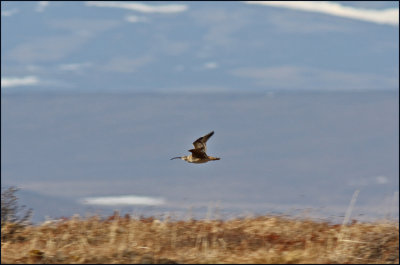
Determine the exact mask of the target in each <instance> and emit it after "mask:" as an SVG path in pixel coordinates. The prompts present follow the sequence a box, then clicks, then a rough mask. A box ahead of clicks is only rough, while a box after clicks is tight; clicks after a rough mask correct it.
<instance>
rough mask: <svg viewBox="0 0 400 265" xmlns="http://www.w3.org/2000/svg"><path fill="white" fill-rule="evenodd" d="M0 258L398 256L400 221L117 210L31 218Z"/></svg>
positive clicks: (350, 259)
mask: <svg viewBox="0 0 400 265" xmlns="http://www.w3.org/2000/svg"><path fill="white" fill-rule="evenodd" d="M343 227H345V228H346V237H345V238H343V235H342V236H341V232H343V230H342V229H343ZM3 229H7V225H6V226H5V227H4V228H2V233H3V232H5V231H3ZM339 237H342V240H339ZM346 240H351V242H350V241H346ZM340 248H343V249H344V250H345V251H344V250H343V251H340V252H337V251H336V250H337V249H340ZM332 253H335V254H332ZM1 262H2V263H169V264H173V263H399V226H398V223H395V222H384V223H383V222H374V223H357V222H351V223H350V224H348V223H345V224H343V226H342V225H336V224H330V223H327V222H316V221H313V220H310V219H304V218H303V219H293V218H288V217H283V216H261V217H249V218H242V219H231V220H226V221H222V220H212V219H208V220H186V221H176V220H171V218H169V217H167V218H165V219H164V220H159V219H154V218H151V217H150V218H139V217H137V218H132V217H131V216H129V215H125V216H123V217H122V216H119V215H118V214H117V213H116V214H114V215H113V216H110V217H108V218H107V219H102V218H100V217H98V216H92V217H87V218H79V217H73V218H70V219H64V220H58V221H53V222H45V223H43V224H41V225H38V226H28V227H26V228H25V229H23V230H21V231H20V232H19V233H18V234H14V235H13V236H10V237H9V238H6V239H5V240H2V242H1Z"/></svg>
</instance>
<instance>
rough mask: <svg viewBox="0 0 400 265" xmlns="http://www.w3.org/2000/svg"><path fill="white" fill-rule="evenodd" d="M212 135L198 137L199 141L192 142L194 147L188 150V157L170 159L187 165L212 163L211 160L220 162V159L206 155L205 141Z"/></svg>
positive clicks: (211, 133)
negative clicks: (183, 161) (178, 159)
mask: <svg viewBox="0 0 400 265" xmlns="http://www.w3.org/2000/svg"><path fill="white" fill-rule="evenodd" d="M213 134H214V131H212V132H210V133H209V134H206V135H204V136H203V137H200V138H199V139H197V140H196V141H194V142H193V145H194V149H190V150H189V152H191V153H192V154H190V155H188V156H177V157H173V158H171V160H172V159H177V158H180V159H182V160H185V161H188V162H189V163H197V164H200V163H206V162H208V161H212V160H220V158H218V157H212V156H208V155H207V154H206V152H207V146H206V143H207V140H208V139H209V138H210V137H211V136H212V135H213Z"/></svg>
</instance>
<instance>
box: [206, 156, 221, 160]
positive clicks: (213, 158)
mask: <svg viewBox="0 0 400 265" xmlns="http://www.w3.org/2000/svg"><path fill="white" fill-rule="evenodd" d="M209 158H210V160H220V159H221V158H219V157H213V156H210V157H209Z"/></svg>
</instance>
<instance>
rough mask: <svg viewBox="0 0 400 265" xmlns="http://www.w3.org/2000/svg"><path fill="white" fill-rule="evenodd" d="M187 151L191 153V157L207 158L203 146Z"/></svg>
mask: <svg viewBox="0 0 400 265" xmlns="http://www.w3.org/2000/svg"><path fill="white" fill-rule="evenodd" d="M189 152H191V153H192V157H197V158H201V159H206V158H208V156H207V154H206V152H205V151H204V148H196V149H190V150H189Z"/></svg>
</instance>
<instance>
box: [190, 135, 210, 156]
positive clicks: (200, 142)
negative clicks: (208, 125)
mask: <svg viewBox="0 0 400 265" xmlns="http://www.w3.org/2000/svg"><path fill="white" fill-rule="evenodd" d="M213 134H214V131H212V132H210V133H209V134H206V135H204V136H203V137H200V138H199V139H197V140H196V141H194V142H193V146H194V149H204V153H205V152H207V146H206V143H207V141H208V139H209V138H210V137H211V136H212V135H213ZM192 150H193V149H192ZM189 151H190V150H189ZM192 153H193V152H192Z"/></svg>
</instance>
